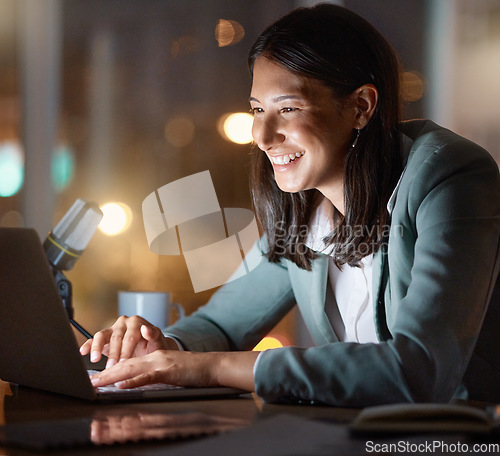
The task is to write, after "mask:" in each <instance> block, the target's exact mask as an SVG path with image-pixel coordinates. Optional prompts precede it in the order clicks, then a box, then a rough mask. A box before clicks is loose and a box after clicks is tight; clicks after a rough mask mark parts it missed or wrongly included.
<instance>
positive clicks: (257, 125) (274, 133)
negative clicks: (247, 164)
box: [252, 117, 285, 151]
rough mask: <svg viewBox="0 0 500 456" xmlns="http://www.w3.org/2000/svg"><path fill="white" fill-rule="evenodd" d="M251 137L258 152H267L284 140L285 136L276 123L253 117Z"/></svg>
mask: <svg viewBox="0 0 500 456" xmlns="http://www.w3.org/2000/svg"><path fill="white" fill-rule="evenodd" d="M252 136H253V139H254V141H255V144H257V146H258V147H259V149H260V150H264V151H265V150H269V149H272V148H273V147H274V146H277V145H279V144H281V143H283V141H284V140H285V135H284V133H283V132H282V131H281V129H280V128H279V127H278V125H277V123H276V121H274V120H272V119H263V118H257V117H255V118H254V120H253V125H252Z"/></svg>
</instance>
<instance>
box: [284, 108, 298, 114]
mask: <svg viewBox="0 0 500 456" xmlns="http://www.w3.org/2000/svg"><path fill="white" fill-rule="evenodd" d="M296 110H297V108H281V109H280V112H282V113H287V112H294V111H296Z"/></svg>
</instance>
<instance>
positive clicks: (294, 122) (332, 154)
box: [250, 57, 356, 209]
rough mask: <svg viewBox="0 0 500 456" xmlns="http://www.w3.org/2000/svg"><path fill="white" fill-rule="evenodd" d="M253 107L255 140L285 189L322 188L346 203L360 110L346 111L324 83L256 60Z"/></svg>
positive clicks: (266, 61) (258, 59) (278, 181)
mask: <svg viewBox="0 0 500 456" xmlns="http://www.w3.org/2000/svg"><path fill="white" fill-rule="evenodd" d="M250 104H251V107H252V111H253V113H254V122H253V127H252V134H253V138H254V141H255V143H256V144H257V146H258V147H259V148H260V149H261V150H262V151H264V152H265V153H266V155H267V157H268V158H269V160H270V161H271V164H272V166H273V169H274V175H275V179H276V183H277V184H278V186H279V188H280V189H281V190H283V191H285V192H293V193H294V192H298V191H300V190H308V189H312V188H316V189H318V190H319V191H321V192H322V193H323V194H324V195H325V196H326V197H327V198H329V199H330V200H331V201H332V202H333V203H334V204H336V203H337V204H339V202H341V201H343V176H344V158H345V155H346V153H347V150H348V148H349V146H350V144H351V142H352V140H353V125H354V120H355V115H356V109H355V107H354V106H352V107H349V106H347V104H344V107H343V108H341V107H340V104H339V103H337V102H335V100H334V98H333V94H332V92H331V90H330V89H329V88H328V87H326V86H325V85H324V84H323V83H322V82H320V81H317V80H314V79H310V78H306V77H302V76H299V75H297V74H295V73H292V72H290V71H288V70H287V69H286V68H285V67H283V66H281V65H279V64H277V63H274V62H272V61H271V60H269V59H267V58H264V57H259V58H257V59H256V61H255V65H254V71H253V84H252V92H251V96H250ZM338 209H341V208H338Z"/></svg>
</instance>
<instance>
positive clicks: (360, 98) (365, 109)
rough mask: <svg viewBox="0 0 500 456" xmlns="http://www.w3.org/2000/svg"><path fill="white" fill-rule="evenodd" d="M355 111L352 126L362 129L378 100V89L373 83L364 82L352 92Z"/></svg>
mask: <svg viewBox="0 0 500 456" xmlns="http://www.w3.org/2000/svg"><path fill="white" fill-rule="evenodd" d="M353 97H354V99H353V101H354V103H355V105H356V109H357V113H356V120H355V124H354V127H353V128H355V129H357V130H362V129H363V128H364V127H365V126H366V124H367V123H368V122H369V121H370V119H371V118H372V116H373V113H374V112H375V108H376V107H377V102H378V90H377V88H376V87H375V86H374V85H373V84H364V85H362V86H361V87H358V88H357V89H356V90H355V91H354V93H353Z"/></svg>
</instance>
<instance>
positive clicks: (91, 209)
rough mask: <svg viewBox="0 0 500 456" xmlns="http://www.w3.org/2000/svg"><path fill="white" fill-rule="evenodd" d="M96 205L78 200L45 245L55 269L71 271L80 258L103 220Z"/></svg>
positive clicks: (48, 237)
mask: <svg viewBox="0 0 500 456" xmlns="http://www.w3.org/2000/svg"><path fill="white" fill-rule="evenodd" d="M102 216H103V214H102V211H101V209H99V206H98V205H97V204H96V203H92V202H87V201H84V200H82V199H77V200H76V201H75V203H74V204H73V206H71V208H70V209H69V211H68V212H67V213H66V214H65V215H64V217H63V218H62V219H61V221H60V222H59V223H58V224H57V225H56V226H55V228H54V229H53V230H52V231H50V232H49V234H48V236H47V239H46V240H45V242H44V243H43V247H44V249H45V254H46V255H47V259H48V260H49V263H50V265H51V266H52V267H53V268H54V269H58V270H63V271H69V270H70V269H71V268H72V267H73V265H74V264H75V262H76V261H77V260H78V258H80V256H81V255H82V253H83V251H84V250H85V248H86V247H87V244H88V243H89V242H90V239H91V238H92V236H93V235H94V233H95V231H96V230H97V226H98V225H99V222H100V221H101V219H102Z"/></svg>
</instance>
